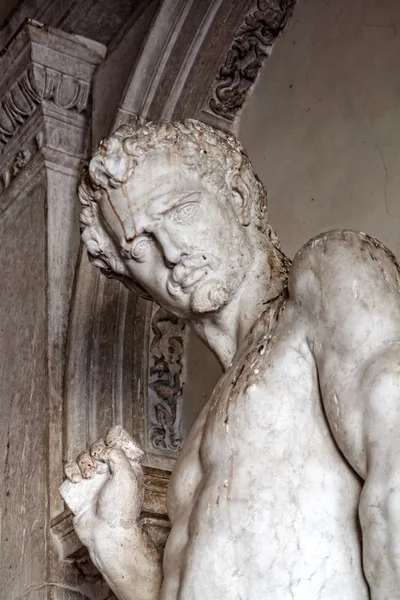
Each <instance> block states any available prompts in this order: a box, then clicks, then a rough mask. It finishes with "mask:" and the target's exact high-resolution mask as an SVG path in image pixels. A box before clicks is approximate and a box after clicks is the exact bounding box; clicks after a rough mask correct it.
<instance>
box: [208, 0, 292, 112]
mask: <svg viewBox="0 0 400 600" xmlns="http://www.w3.org/2000/svg"><path fill="white" fill-rule="evenodd" d="M295 4H296V0H257V3H256V8H255V9H253V10H252V11H251V12H249V13H248V15H247V16H246V18H245V21H244V23H243V25H241V27H240V28H239V30H238V32H237V34H236V36H235V39H234V40H233V43H232V46H231V48H230V49H229V51H228V53H227V55H226V57H225V62H224V64H223V65H222V67H221V68H220V70H219V74H218V76H217V78H216V80H215V82H214V86H213V92H212V97H211V98H210V100H209V103H208V104H209V108H210V109H211V110H212V112H214V113H215V114H216V115H218V116H220V117H223V118H224V119H227V120H228V121H233V120H234V118H235V116H236V115H237V113H238V112H239V111H240V109H241V108H242V106H243V104H244V102H245V100H246V98H247V96H248V94H249V92H250V90H251V88H252V86H253V84H254V83H255V81H256V79H257V75H258V73H259V71H260V69H261V67H262V64H263V61H264V58H266V57H267V56H269V54H270V53H271V49H272V46H273V44H274V42H275V40H276V38H277V37H278V36H279V35H280V34H281V33H282V31H283V29H284V28H285V26H286V24H287V22H288V20H289V18H290V16H291V15H292V12H293V10H294V6H295Z"/></svg>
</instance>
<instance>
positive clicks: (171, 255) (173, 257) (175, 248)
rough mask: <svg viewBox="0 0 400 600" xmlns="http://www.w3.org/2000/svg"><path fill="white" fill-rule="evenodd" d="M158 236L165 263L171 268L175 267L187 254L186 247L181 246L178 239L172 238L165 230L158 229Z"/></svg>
mask: <svg viewBox="0 0 400 600" xmlns="http://www.w3.org/2000/svg"><path fill="white" fill-rule="evenodd" d="M156 236H157V238H158V241H159V243H160V246H161V248H162V252H163V256H164V262H165V265H166V266H167V267H168V268H169V269H173V268H174V266H175V265H177V264H178V263H180V262H181V261H182V260H183V259H184V258H185V256H187V253H186V251H185V249H184V248H181V247H180V244H179V242H178V240H174V239H172V238H171V237H170V236H169V235H168V234H167V233H165V232H162V231H158V232H157V233H156Z"/></svg>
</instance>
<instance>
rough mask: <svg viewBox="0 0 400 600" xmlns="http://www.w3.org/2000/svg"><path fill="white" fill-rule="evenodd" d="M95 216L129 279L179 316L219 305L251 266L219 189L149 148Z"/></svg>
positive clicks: (248, 248)
mask: <svg viewBox="0 0 400 600" xmlns="http://www.w3.org/2000/svg"><path fill="white" fill-rule="evenodd" d="M108 191H109V197H108V200H104V201H103V202H102V203H101V205H100V208H101V212H102V215H103V217H104V220H105V221H106V224H107V226H108V228H109V229H110V230H111V231H112V233H113V235H114V237H115V238H116V241H117V243H118V245H119V247H120V249H121V255H122V257H123V260H124V263H125V265H126V267H127V269H128V271H129V273H130V275H131V276H132V278H133V279H135V280H136V281H137V282H138V283H139V284H140V285H141V286H142V287H143V288H144V289H145V290H146V291H148V292H149V294H150V295H151V296H152V297H153V298H154V300H155V301H156V302H157V303H158V304H160V305H161V306H164V307H165V308H167V310H169V311H170V312H173V313H175V314H177V315H178V316H180V317H183V318H195V317H196V316H198V315H199V314H201V313H209V312H213V311H217V310H219V309H220V308H222V307H223V306H224V305H225V304H226V303H228V302H229V301H230V299H231V298H232V297H233V296H234V295H235V293H237V292H238V290H239V288H240V287H241V284H242V283H243V281H244V278H245V276H246V273H247V272H248V270H249V269H251V263H252V255H253V252H252V245H251V243H250V239H249V233H250V232H249V230H248V228H245V227H243V225H242V224H241V222H240V220H239V217H238V214H237V212H236V210H235V208H234V206H233V203H232V202H230V201H229V200H226V197H225V196H224V192H223V190H218V189H209V188H207V187H205V185H204V184H203V182H202V181H201V180H200V177H199V176H198V174H197V173H196V171H195V169H194V170H193V173H192V172H191V173H189V174H188V172H187V169H186V171H185V170H184V169H183V168H182V164H181V162H180V159H179V157H177V156H176V155H173V154H170V153H168V154H167V153H165V152H158V151H153V152H151V153H149V154H148V155H147V156H146V157H145V159H144V160H143V161H142V162H141V163H140V164H139V165H138V166H137V167H136V168H135V171H134V174H133V176H132V177H131V178H130V180H129V181H128V183H126V184H124V185H123V186H122V187H120V188H118V189H115V190H112V189H110V188H109V190H108Z"/></svg>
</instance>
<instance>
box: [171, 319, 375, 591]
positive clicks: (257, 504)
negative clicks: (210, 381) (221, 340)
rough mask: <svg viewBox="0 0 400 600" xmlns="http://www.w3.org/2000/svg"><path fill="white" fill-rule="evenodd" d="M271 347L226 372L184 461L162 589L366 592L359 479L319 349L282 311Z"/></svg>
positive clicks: (256, 347) (260, 343) (174, 493)
mask: <svg viewBox="0 0 400 600" xmlns="http://www.w3.org/2000/svg"><path fill="white" fill-rule="evenodd" d="M263 347H264V348H265V347H266V341H265V340H263V338H262V336H261V339H259V340H255V342H254V344H253V347H252V348H250V350H249V351H248V352H246V353H245V355H244V356H243V357H242V359H239V360H238V362H237V363H236V364H234V365H233V367H232V368H231V369H230V370H229V371H228V372H227V373H226V375H225V376H224V377H223V379H222V380H221V382H220V383H219V385H218V387H217V389H216V390H215V393H214V395H213V397H212V399H211V401H210V404H209V406H208V407H207V409H206V411H205V413H204V414H203V415H202V417H201V420H202V421H203V423H200V424H198V430H197V433H194V436H193V437H194V439H191V440H189V441H188V442H189V448H188V449H187V451H188V455H187V456H186V457H185V451H184V454H183V456H182V457H181V460H180V461H179V464H178V465H177V469H176V473H175V474H174V477H173V483H172V485H173V486H174V488H175V489H172V490H171V495H170V498H172V499H173V500H171V501H170V505H172V504H174V505H175V506H174V507H172V513H174V514H172V515H171V517H172V520H173V528H172V532H171V535H170V539H169V542H168V545H167V549H166V557H165V582H164V596H163V598H164V599H165V600H167V598H168V600H172V599H173V598H179V599H180V600H190V599H196V600H197V599H198V600H200V599H201V600H220V599H221V600H222V599H226V600H228V599H229V600H236V599H237V600H239V599H240V600H264V599H267V598H268V599H271V600H286V599H287V600H292V599H293V598H294V599H296V600H303V599H304V600H306V599H307V600H314V598H315V599H317V598H319V599H320V600H333V599H335V600H337V599H338V598H340V599H341V600H366V599H367V597H368V594H367V589H366V584H365V583H364V579H363V575H362V569H361V563H360V550H359V537H358V525H357V517H356V515H357V502H358V496H359V491H360V483H359V481H358V479H357V478H356V476H355V475H354V473H353V472H352V471H351V469H350V468H349V467H348V465H347V464H346V463H345V461H344V459H343V458H342V456H341V455H340V454H339V452H338V450H337V448H336V446H335V443H334V442H333V440H332V437H331V434H330V431H329V429H328V426H327V424H326V420H325V417H324V414H323V409H322V404H321V402H320V397H319V390H318V381H317V377H316V370H315V366H314V364H313V362H312V358H311V355H310V353H309V351H308V349H307V347H306V346H305V344H304V343H302V342H301V341H300V339H296V334H295V335H294V336H291V334H290V332H289V331H288V328H287V327H286V325H285V324H284V319H283V321H282V323H281V325H280V326H278V330H277V332H276V337H274V338H273V339H272V340H271V342H270V344H269V346H268V347H266V349H265V351H264V353H263V354H260V348H263ZM261 352H262V350H261ZM178 505H179V509H178V510H177V511H176V512H175V510H176V508H177V506H178ZM172 556H173V558H172Z"/></svg>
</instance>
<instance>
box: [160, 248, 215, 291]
mask: <svg viewBox="0 0 400 600" xmlns="http://www.w3.org/2000/svg"><path fill="white" fill-rule="evenodd" d="M218 265H219V260H218V259H217V257H216V256H214V255H212V254H210V253H208V252H204V253H203V252H199V253H196V254H192V255H191V256H188V257H186V258H184V259H183V260H182V261H181V262H180V263H179V264H177V265H175V267H174V268H173V269H172V273H171V277H170V280H169V281H168V291H169V292H170V293H172V294H173V295H174V292H175V293H176V292H177V291H178V289H182V290H183V291H185V290H186V289H188V288H190V287H192V286H193V285H194V284H195V283H197V282H198V281H199V280H200V279H201V278H202V277H203V276H204V275H205V274H206V273H207V271H208V270H210V269H211V270H215V269H216V268H217V267H218Z"/></svg>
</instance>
